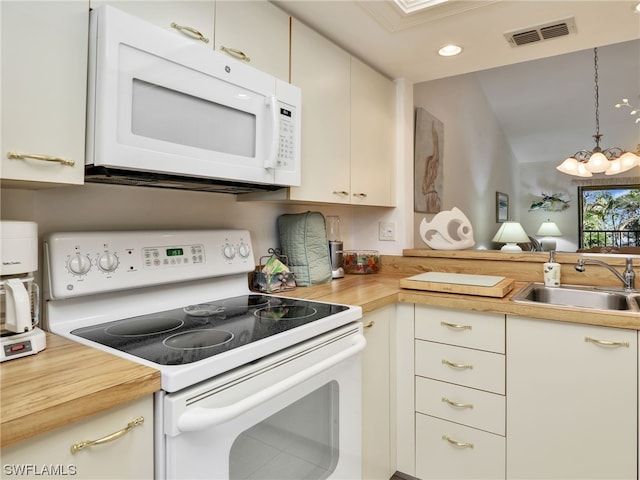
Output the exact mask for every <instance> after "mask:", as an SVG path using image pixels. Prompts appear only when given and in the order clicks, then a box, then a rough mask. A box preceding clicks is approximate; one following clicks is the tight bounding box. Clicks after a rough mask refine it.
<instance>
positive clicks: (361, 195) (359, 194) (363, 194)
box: [353, 193, 367, 198]
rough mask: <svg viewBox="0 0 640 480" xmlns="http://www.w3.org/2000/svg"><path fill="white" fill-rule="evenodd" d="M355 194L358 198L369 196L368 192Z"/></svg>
mask: <svg viewBox="0 0 640 480" xmlns="http://www.w3.org/2000/svg"><path fill="white" fill-rule="evenodd" d="M353 196H354V197H358V198H367V194H366V193H354V194H353Z"/></svg>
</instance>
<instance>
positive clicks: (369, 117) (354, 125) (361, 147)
mask: <svg viewBox="0 0 640 480" xmlns="http://www.w3.org/2000/svg"><path fill="white" fill-rule="evenodd" d="M291 83H293V84H294V85H297V86H299V87H300V88H302V185H301V186H300V187H298V188H291V190H290V193H289V197H290V199H292V200H302V201H313V202H330V203H342V204H351V205H374V206H393V205H394V203H395V194H394V188H393V187H394V183H395V180H394V178H395V86H394V84H393V82H392V81H390V80H389V79H387V78H385V77H384V76H383V75H380V74H379V73H378V72H376V71H375V70H373V69H371V68H370V67H368V66H367V65H365V64H364V63H362V62H361V61H360V60H358V59H357V58H354V57H352V56H351V55H349V54H348V53H347V52H346V51H344V50H343V49H341V48H339V47H338V46H336V45H334V44H333V43H331V42H330V41H329V40H327V39H326V38H324V37H322V36H321V35H319V34H318V33H317V32H315V31H313V30H311V29H310V28H308V27H307V26H305V25H304V24H302V23H300V22H298V21H296V20H295V19H293V20H292V22H291Z"/></svg>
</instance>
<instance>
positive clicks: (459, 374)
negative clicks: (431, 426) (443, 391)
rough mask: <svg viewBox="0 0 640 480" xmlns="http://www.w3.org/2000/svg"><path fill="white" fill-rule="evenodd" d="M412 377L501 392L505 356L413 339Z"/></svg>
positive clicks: (503, 387)
mask: <svg viewBox="0 0 640 480" xmlns="http://www.w3.org/2000/svg"><path fill="white" fill-rule="evenodd" d="M415 372H416V375H420V376H421V377H428V378H434V379H436V380H443V381H445V382H450V383H455V384H457V385H464V386H467V387H472V388H478V389H480V390H486V391H489V392H494V393H500V394H502V395H504V393H505V386H504V385H505V357H504V355H500V354H498V353H489V352H483V351H480V350H472V349H470V348H462V347H453V346H451V345H443V344H441V343H434V342H425V341H422V340H416V365H415Z"/></svg>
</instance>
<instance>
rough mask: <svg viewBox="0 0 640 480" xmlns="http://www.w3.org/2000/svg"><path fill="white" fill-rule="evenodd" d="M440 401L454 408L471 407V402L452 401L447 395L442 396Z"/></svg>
mask: <svg viewBox="0 0 640 480" xmlns="http://www.w3.org/2000/svg"><path fill="white" fill-rule="evenodd" d="M442 401H443V402H444V403H446V404H447V405H450V406H452V407H456V408H473V403H458V402H454V401H453V400H449V399H448V398H447V397H442Z"/></svg>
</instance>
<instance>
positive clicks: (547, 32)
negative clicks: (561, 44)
mask: <svg viewBox="0 0 640 480" xmlns="http://www.w3.org/2000/svg"><path fill="white" fill-rule="evenodd" d="M576 32H577V29H576V21H575V19H574V18H573V17H571V18H565V19H562V20H557V21H555V22H550V23H545V24H544V25H538V26H535V27H529V28H524V29H520V30H516V31H512V32H506V33H505V34H504V37H505V38H506V39H507V42H509V44H510V45H511V46H512V47H520V46H522V45H528V44H530V43H538V42H543V41H545V40H551V39H552V38H558V37H564V36H566V35H569V34H575V33H576Z"/></svg>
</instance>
